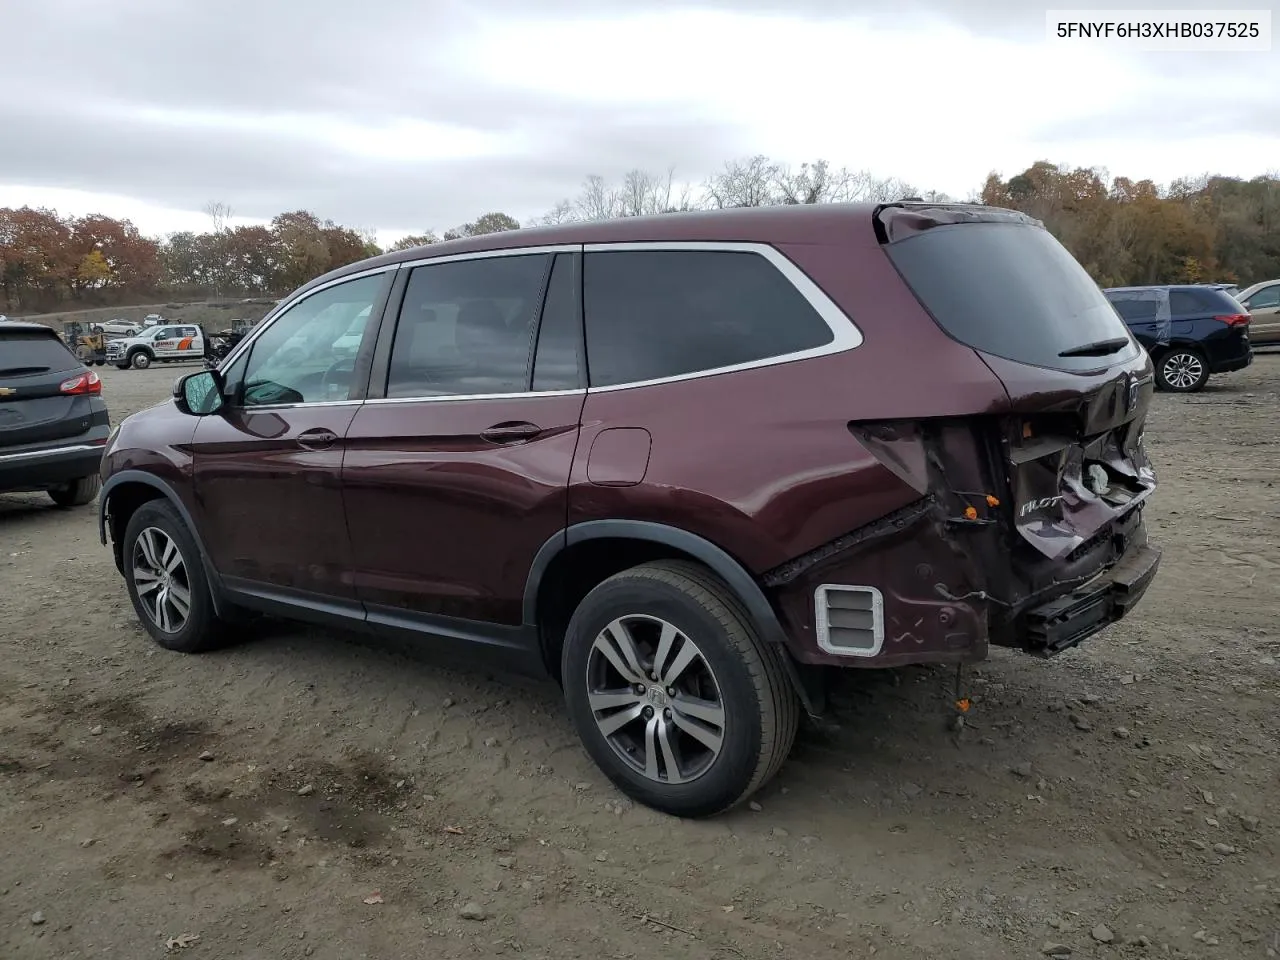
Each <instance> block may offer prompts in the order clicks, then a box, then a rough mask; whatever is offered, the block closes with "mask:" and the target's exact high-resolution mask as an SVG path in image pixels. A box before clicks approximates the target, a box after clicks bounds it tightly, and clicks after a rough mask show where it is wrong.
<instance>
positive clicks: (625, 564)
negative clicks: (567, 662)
mask: <svg viewBox="0 0 1280 960" xmlns="http://www.w3.org/2000/svg"><path fill="white" fill-rule="evenodd" d="M653 560H689V561H692V562H693V563H697V564H700V565H703V566H705V564H702V561H700V560H699V559H698V558H697V557H694V556H692V555H691V554H688V553H685V552H684V551H683V550H678V549H676V548H675V547H671V546H668V545H666V544H664V543H655V542H653V541H651V540H631V539H627V538H622V537H601V538H599V539H594V540H584V541H582V542H581V543H575V544H573V545H571V546H568V547H566V548H565V549H563V550H561V551H560V552H559V553H558V554H556V556H555V558H554V559H553V560H552V561H551V563H550V564H548V565H547V569H546V572H545V573H543V575H542V580H541V582H540V583H539V584H538V600H537V616H538V642H539V644H540V646H541V648H542V657H543V662H544V663H545V664H546V667H547V671H548V672H549V673H550V674H551V676H552V677H554V678H555V679H556V681H557V682H559V680H560V651H561V649H562V648H563V646H564V635H565V630H566V629H567V628H568V626H569V619H570V618H571V617H572V616H573V611H574V610H576V609H578V604H580V603H581V602H582V600H583V598H585V597H586V595H587V594H588V593H590V592H591V591H592V590H594V589H595V588H596V587H597V586H598V585H599V584H601V583H603V582H604V581H605V580H607V579H609V578H610V577H612V576H613V575H614V574H615V573H621V572H622V571H623V570H629V569H631V568H632V567H637V566H639V565H640V564H642V563H649V562H651V561H653Z"/></svg>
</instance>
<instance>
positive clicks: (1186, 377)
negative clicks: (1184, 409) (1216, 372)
mask: <svg viewBox="0 0 1280 960" xmlns="http://www.w3.org/2000/svg"><path fill="white" fill-rule="evenodd" d="M1208 382H1209V363H1208V361H1207V360H1205V356H1204V354H1203V353H1201V352H1200V351H1199V350H1197V349H1195V347H1174V348H1173V349H1172V350H1170V351H1168V352H1167V353H1165V354H1163V355H1162V356H1161V357H1160V362H1159V363H1157V364H1156V385H1157V386H1158V387H1160V388H1161V389H1162V390H1170V391H1173V392H1174V393H1194V392H1195V391H1197V390H1202V389H1204V385H1205V384H1206V383H1208Z"/></svg>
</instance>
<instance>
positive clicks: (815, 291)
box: [583, 240, 863, 393]
mask: <svg viewBox="0 0 1280 960" xmlns="http://www.w3.org/2000/svg"><path fill="white" fill-rule="evenodd" d="M619 250H642V251H644V250H655V251H672V250H675V251H680V250H690V251H726V252H732V253H754V254H756V255H758V256H761V257H764V259H765V260H767V261H769V263H771V264H772V265H773V266H774V267H775V268H776V269H777V271H778V272H779V273H781V274H782V275H783V276H784V277H786V279H787V280H788V281H790V282H791V285H792V286H794V287H795V288H796V290H797V291H798V292H799V293H800V295H801V296H802V297H804V298H805V300H807V301H808V303H809V305H810V306H811V307H813V308H814V310H816V311H817V313H818V316H820V317H821V318H822V320H823V322H824V323H825V324H826V325H827V327H828V328H829V329H830V330H831V335H832V339H831V342H830V343H825V344H823V345H822V346H820V347H812V348H811V349H809V350H798V351H795V352H793V353H784V354H780V355H779V356H776V357H765V358H764V359H761V360H751V361H749V362H747V363H735V364H733V365H731V366H727V367H713V368H711V369H709V370H697V371H694V372H692V373H680V374H676V375H675V376H671V377H658V378H655V379H652V380H637V381H632V382H630V383H617V384H610V385H609V386H607V387H591V386H588V387H587V392H588V393H611V392H613V391H616V390H634V389H635V388H637V387H652V386H658V385H659V384H664V383H679V382H681V381H684V380H697V379H701V378H702V377H713V376H719V375H720V374H724V373H737V372H738V371H739V370H755V369H759V368H760V367H772V366H776V365H778V364H782V363H794V362H795V361H797V360H810V359H813V358H815V357H825V356H830V355H831V354H835V353H844V352H846V351H848V350H854V349H856V348H857V347H859V346H861V345H862V342H863V336H862V331H861V330H859V329H858V326H857V324H855V323H854V322H853V320H852V319H851V318H850V317H849V315H848V314H847V313H845V312H844V311H843V310H842V309H840V307H839V306H837V305H836V302H835V301H834V300H832V299H831V298H830V297H829V296H827V294H826V292H825V291H823V289H822V288H821V287H819V286H818V285H817V284H816V283H815V282H814V281H813V280H812V279H811V278H810V277H809V275H808V274H807V273H805V272H804V271H803V270H801V269H800V267H799V266H797V265H796V264H795V262H794V261H792V260H791V259H790V258H789V257H787V256H786V255H785V254H784V253H783V252H782V251H781V250H778V249H777V248H776V247H774V246H772V245H771V244H768V243H756V242H747V241H736V240H735V241H730V240H723V241H722V240H707V241H703V240H646V241H630V240H628V241H622V242H619V243H588V244H584V245H583V253H584V254H585V255H590V254H592V253H609V252H616V251H619ZM585 269H586V265H585V260H584V272H585ZM583 308H584V311H585V308H586V304H585V303H584V304H583ZM590 353H591V346H590V344H589V343H588V345H587V354H588V358H589V357H590ZM588 363H590V360H589V359H588Z"/></svg>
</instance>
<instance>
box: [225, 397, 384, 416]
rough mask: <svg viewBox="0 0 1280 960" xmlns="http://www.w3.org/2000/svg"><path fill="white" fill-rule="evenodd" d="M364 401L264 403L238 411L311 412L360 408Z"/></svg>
mask: <svg viewBox="0 0 1280 960" xmlns="http://www.w3.org/2000/svg"><path fill="white" fill-rule="evenodd" d="M364 402H365V401H363V400H317V401H315V402H314V403H263V404H260V405H258V406H239V407H236V410H237V411H239V412H240V413H258V412H260V411H264V410H292V409H294V408H295V407H306V408H307V409H308V410H310V409H311V408H312V407H358V406H360V404H362V403H364Z"/></svg>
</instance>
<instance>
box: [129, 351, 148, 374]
mask: <svg viewBox="0 0 1280 960" xmlns="http://www.w3.org/2000/svg"><path fill="white" fill-rule="evenodd" d="M129 363H130V365H132V367H133V369H135V370H145V369H147V367H149V366H151V354H149V353H147V352H146V351H145V350H139V351H137V352H136V353H134V354H132V355H131V356H130V357H129Z"/></svg>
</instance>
